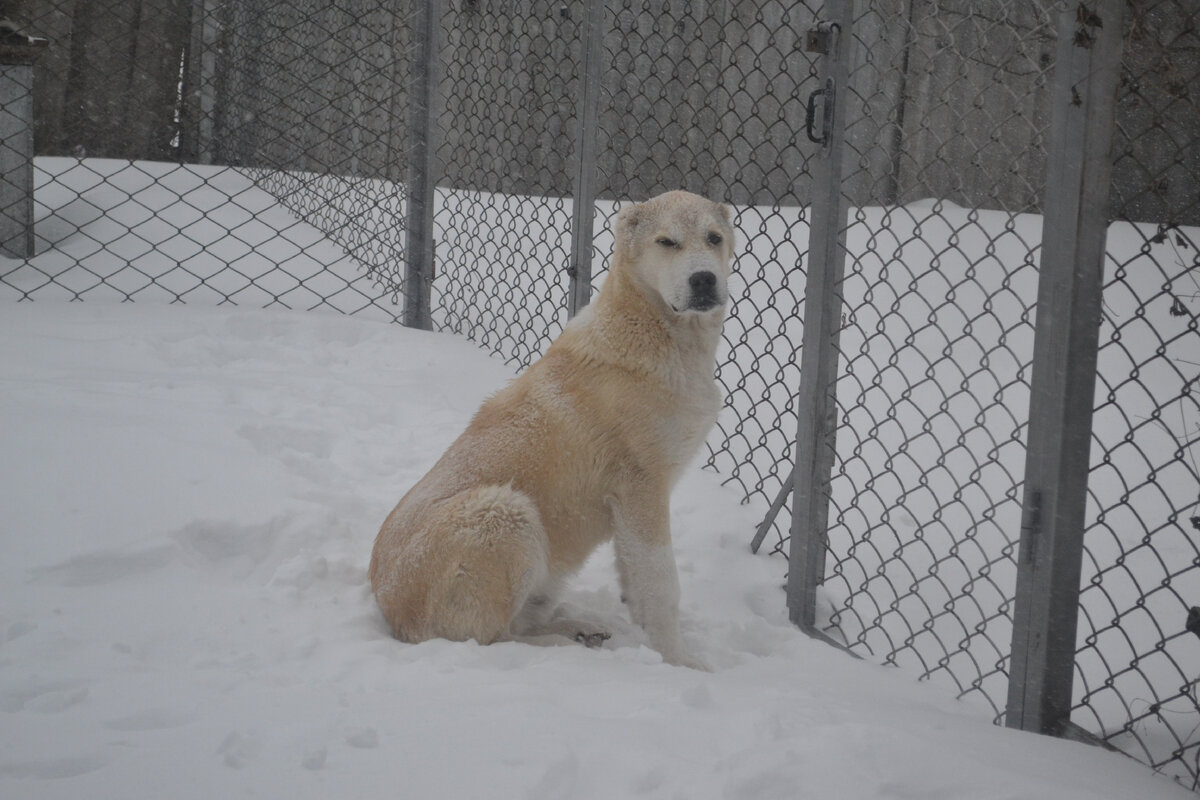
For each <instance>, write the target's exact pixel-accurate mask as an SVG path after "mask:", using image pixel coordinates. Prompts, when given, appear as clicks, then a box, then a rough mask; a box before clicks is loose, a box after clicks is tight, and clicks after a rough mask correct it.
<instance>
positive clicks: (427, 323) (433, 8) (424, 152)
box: [404, 0, 442, 330]
mask: <svg viewBox="0 0 1200 800" xmlns="http://www.w3.org/2000/svg"><path fill="white" fill-rule="evenodd" d="M441 24H442V3H441V0H417V2H415V3H413V20H412V37H413V38H412V41H413V48H412V69H411V71H410V73H409V81H408V98H409V118H408V129H409V151H408V209H407V217H408V219H407V221H406V231H405V247H404V252H405V257H406V263H405V267H404V324H405V325H407V326H408V327H410V328H421V329H423V330H432V329H433V319H432V314H431V308H430V306H431V303H430V292H431V287H432V284H433V210H434V208H433V203H434V189H435V188H436V186H437V175H436V174H435V172H434V168H435V153H436V147H435V142H434V137H435V135H436V132H437V81H438V70H437V65H438V60H439V58H440V56H441V51H440V49H439V47H438V31H439V29H440V27H441Z"/></svg>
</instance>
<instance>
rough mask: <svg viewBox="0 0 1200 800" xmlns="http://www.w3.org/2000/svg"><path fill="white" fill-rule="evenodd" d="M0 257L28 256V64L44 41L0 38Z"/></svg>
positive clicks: (30, 90) (30, 134)
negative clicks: (2, 255)
mask: <svg viewBox="0 0 1200 800" xmlns="http://www.w3.org/2000/svg"><path fill="white" fill-rule="evenodd" d="M0 38H2V39H3V41H0V253H3V254H4V255H7V256H9V257H12V258H29V257H31V256H32V255H33V250H34V239H33V62H34V61H35V60H36V59H37V57H38V56H39V55H41V54H42V51H44V50H45V49H46V40H45V39H35V38H32V37H28V36H25V35H24V34H19V33H16V32H12V31H3V32H0Z"/></svg>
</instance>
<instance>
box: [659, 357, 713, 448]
mask: <svg viewBox="0 0 1200 800" xmlns="http://www.w3.org/2000/svg"><path fill="white" fill-rule="evenodd" d="M672 406H673V407H674V413H673V414H671V415H670V417H669V419H668V420H667V421H666V422H667V425H666V426H665V427H666V430H665V431H664V433H665V437H664V438H665V439H666V441H665V445H666V449H667V458H668V460H669V461H670V462H671V463H672V464H673V465H674V466H675V467H676V468H679V467H682V466H683V465H684V464H686V463H687V462H689V461H690V460H691V459H692V457H693V456H694V455H695V454H696V451H697V450H698V449H699V447H700V445H701V444H703V442H704V439H705V437H707V436H708V432H709V430H710V429H711V428H712V426H713V423H714V422H716V419H717V412H718V411H720V408H721V395H720V392H719V391H718V390H717V386H716V382H715V381H713V379H712V378H711V377H709V376H708V375H700V376H695V377H693V378H691V379H690V380H688V381H686V382H685V383H684V384H683V385H682V386H680V387H679V388H678V389H677V390H676V396H675V398H674V402H673V403H672Z"/></svg>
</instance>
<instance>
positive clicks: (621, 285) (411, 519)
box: [370, 192, 733, 666]
mask: <svg viewBox="0 0 1200 800" xmlns="http://www.w3.org/2000/svg"><path fill="white" fill-rule="evenodd" d="M732 253H733V229H732V227H731V225H730V220H729V211H728V209H727V208H726V207H724V206H721V205H718V204H716V203H712V202H709V201H708V200H705V199H704V198H702V197H698V196H696V195H694V194H689V193H687V192H669V193H667V194H664V195H660V196H658V197H656V198H654V199H652V200H650V201H648V202H645V203H642V204H639V205H635V206H628V207H626V208H624V209H622V210H621V212H620V214H619V215H618V217H617V224H616V244H615V250H614V253H613V259H612V267H611V270H610V272H609V275H608V277H607V280H606V281H605V283H604V286H603V288H602V290H601V291H600V293H599V295H598V296H597V298H596V299H595V301H594V302H593V303H592V304H591V305H589V306H588V307H587V308H586V309H584V310H583V311H582V312H581V313H580V314H578V315H577V316H576V317H575V319H574V320H572V321H571V322H570V324H568V325H567V327H566V329H565V330H564V331H563V332H562V335H561V336H559V338H558V339H557V340H556V341H555V342H554V344H553V345H551V347H550V348H549V350H548V351H547V353H546V355H545V356H544V357H543V358H542V359H541V360H539V361H538V362H537V363H535V364H533V365H532V366H531V367H529V369H527V370H526V371H525V372H524V373H523V374H522V375H521V376H520V377H518V378H517V379H516V380H515V381H513V383H511V384H510V385H509V386H508V387H506V388H505V389H503V390H501V391H500V392H498V393H497V394H496V395H494V396H493V397H491V398H490V399H489V400H487V401H486V402H485V403H484V404H483V406H482V407H481V408H480V409H479V412H478V413H477V414H476V415H475V417H474V419H473V420H472V421H471V424H470V426H469V427H468V428H467V430H466V431H465V432H464V433H463V434H462V435H461V436H460V437H459V438H458V439H457V440H456V441H455V442H454V444H452V445H451V446H450V449H449V450H448V451H447V452H446V453H445V455H443V456H442V458H441V459H440V460H439V461H438V462H437V464H435V465H434V467H433V469H431V470H430V471H429V473H428V474H427V475H426V476H425V477H424V478H422V479H421V481H420V482H418V483H417V485H416V486H414V487H413V488H412V489H411V490H410V491H409V492H408V494H406V495H405V496H404V498H403V499H402V500H401V501H400V503H399V504H398V505H397V506H396V508H395V510H393V511H392V513H391V515H389V516H388V518H387V520H386V521H385V522H384V523H383V527H382V529H381V530H380V531H379V536H378V538H377V539H376V541H375V548H374V552H373V553H372V555H371V567H370V577H371V583H372V585H373V587H374V589H375V597H376V599H377V600H378V601H379V606H380V608H381V609H382V610H383V614H384V616H385V617H386V618H387V621H388V623H389V624H390V625H391V627H392V631H393V632H394V633H395V635H396V636H397V637H398V638H399V639H401V640H403V641H406V642H419V641H422V640H425V639H430V638H434V637H443V638H447V639H455V640H466V639H475V640H477V641H479V642H481V643H484V644H486V643H490V642H493V641H495V640H497V639H503V638H510V637H515V636H525V635H533V634H539V633H545V632H557V633H566V634H568V635H575V632H576V629H575V627H574V624H573V623H570V622H564V621H562V620H558V621H557V622H556V623H552V621H551V617H552V616H553V612H554V610H555V607H556V604H557V602H556V597H557V595H558V592H559V589H560V587H561V586H562V584H563V582H564V580H565V579H566V578H567V577H569V576H570V575H571V574H572V573H573V572H575V571H576V570H577V569H578V568H579V567H580V566H581V565H582V564H583V561H584V559H585V558H587V556H588V554H589V553H591V552H592V550H593V549H594V548H595V547H596V546H597V545H598V544H600V543H601V542H604V541H607V540H608V539H609V538H612V539H613V540H614V545H615V551H616V558H617V571H618V574H619V576H620V583H621V590H622V595H623V597H624V598H625V600H626V602H627V603H628V606H629V612H630V616H631V618H632V619H633V621H634V622H635V623H637V624H639V625H641V626H642V627H643V628H644V629H645V630H646V633H647V636H648V638H649V640H650V644H651V645H652V646H653V647H654V648H655V649H657V650H658V651H659V652H660V653H661V654H662V656H663V659H664V660H665V661H667V662H668V663H671V664H682V665H687V666H702V665H701V664H700V663H699V662H698V661H697V660H696V659H695V658H693V657H692V656H690V655H689V654H688V653H687V652H686V651H685V649H684V646H683V641H682V639H681V638H680V634H679V579H678V576H677V573H676V568H675V557H674V553H673V552H672V549H671V532H670V525H669V508H668V504H669V496H670V492H671V487H672V486H673V485H674V483H675V480H676V479H677V478H678V477H679V474H680V471H681V470H682V469H683V467H684V466H685V465H686V464H687V463H688V462H689V461H690V460H691V458H692V457H693V456H694V454H695V453H696V451H697V449H698V448H699V446H700V444H701V442H703V440H704V437H705V435H706V434H707V433H708V430H709V428H710V427H711V426H712V424H713V422H714V421H715V419H716V416H717V411H718V409H719V407H720V404H721V397H720V394H719V393H718V391H717V388H716V383H715V381H714V380H713V369H714V366H715V353H716V348H717V342H718V340H719V338H720V334H721V324H722V322H723V321H724V317H725V304H726V302H727V300H728V290H727V288H726V281H727V279H728V277H729V271H730V262H731V259H732ZM584 633H586V631H584Z"/></svg>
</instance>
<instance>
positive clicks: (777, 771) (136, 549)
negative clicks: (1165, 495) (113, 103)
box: [0, 300, 1191, 800]
mask: <svg viewBox="0 0 1200 800" xmlns="http://www.w3.org/2000/svg"><path fill="white" fill-rule="evenodd" d="M512 374H513V372H512V370H511V368H510V367H508V366H505V365H504V364H503V363H501V362H500V361H498V360H496V359H492V358H489V357H487V356H486V355H484V354H483V353H481V352H480V351H479V350H478V349H477V348H475V347H474V346H472V345H471V344H469V343H467V342H465V341H463V340H461V339H459V338H456V337H454V336H450V335H446V334H429V333H421V332H416V331H412V330H407V329H404V328H401V327H399V326H396V325H390V324H386V323H383V322H379V321H374V320H370V319H363V318H358V317H354V318H350V317H341V316H336V315H332V314H321V313H297V312H288V311H283V310H271V309H267V310H250V309H245V308H229V307H224V308H203V307H200V306H198V305H194V304H193V305H188V306H178V305H176V306H159V305H154V304H152V303H138V304H136V305H134V304H108V303H105V302H93V301H90V300H89V302H87V303H67V302H58V301H47V302H37V303H23V304H17V305H8V306H6V307H5V309H4V313H3V314H0V385H2V386H3V391H2V392H0V452H3V453H4V454H5V457H4V458H3V459H0V506H2V507H3V508H4V529H3V535H2V536H0V797H4V798H11V799H13V800H17V799H22V798H38V799H39V800H42V799H46V800H50V799H51V798H79V797H96V798H109V797H111V798H118V797H121V798H124V797H170V798H180V799H183V798H206V799H207V798H212V797H228V796H238V797H289V798H297V799H300V798H308V797H312V798H325V797H331V796H332V797H344V798H356V797H380V796H386V797H404V798H451V797H452V798H468V797H483V796H486V797H502V798H524V797H529V798H618V797H634V796H645V797H662V798H674V797H681V798H718V797H719V798H773V797H787V798H797V797H814V798H816V797H830V798H904V797H911V798H934V797H946V798H958V799H961V800H970V799H971V798H1044V797H1055V798H1081V799H1082V798H1088V799H1089V800H1094V799H1095V798H1114V800H1115V799H1116V798H1120V800H1126V799H1127V798H1129V797H1138V798H1159V797H1162V798H1166V797H1181V798H1182V797H1190V796H1191V795H1190V793H1188V792H1186V791H1185V790H1183V789H1182V788H1180V787H1178V786H1177V785H1175V784H1173V783H1172V782H1171V781H1169V780H1168V779H1166V778H1164V777H1161V776H1157V775H1154V774H1152V773H1150V772H1149V770H1147V769H1146V768H1145V767H1144V766H1142V765H1140V764H1138V763H1136V762H1135V761H1133V760H1131V759H1128V758H1125V757H1123V756H1121V755H1117V754H1114V753H1109V752H1106V751H1103V750H1100V749H1097V748H1092V747H1087V746H1084V745H1079V744H1074V743H1071V742H1067V741H1062V740H1056V739H1050V738H1046V737H1039V736H1034V735H1030V734H1023V733H1018V732H1014V731H1009V730H1005V729H1003V728H998V727H995V726H993V725H991V717H992V712H991V709H990V707H988V706H987V705H986V704H983V703H977V702H971V701H954V700H952V699H950V698H949V697H948V696H947V694H946V692H945V687H943V686H938V685H936V684H932V683H917V682H914V681H913V680H912V679H911V677H910V676H909V675H907V674H905V673H902V672H900V671H898V670H892V669H887V668H885V667H881V666H877V665H874V664H871V663H868V662H865V661H859V660H855V659H853V658H851V657H850V656H848V655H846V654H845V653H843V652H841V651H839V650H836V649H834V648H831V647H829V646H827V645H824V644H821V643H819V642H816V641H814V640H811V639H809V638H807V637H806V636H804V635H803V634H802V633H800V632H799V631H798V630H797V629H795V628H794V627H793V626H791V625H790V624H789V623H788V621H787V619H786V611H785V609H784V603H783V593H782V590H781V586H780V584H781V575H782V570H781V562H780V561H779V560H778V559H773V558H769V557H767V556H754V555H751V554H750V553H749V551H748V548H747V542H748V538H749V535H750V533H751V532H752V531H753V529H754V527H755V525H756V524H757V523H758V521H759V520H760V519H761V517H762V513H763V510H764V509H763V508H762V507H760V506H759V505H755V504H751V505H748V506H743V505H741V504H740V502H739V501H740V494H739V493H738V492H736V491H735V490H733V489H732V488H729V487H724V486H722V485H721V483H720V477H719V476H717V475H715V474H712V473H708V472H704V471H702V470H700V469H699V468H696V469H693V470H692V471H691V472H689V473H688V474H687V475H686V477H685V478H684V480H683V481H682V483H681V486H680V487H679V489H678V490H677V492H676V495H675V498H674V504H673V519H672V523H673V528H674V531H675V537H676V550H677V555H678V561H679V566H680V573H681V574H680V579H681V584H682V593H683V603H682V617H683V625H684V636H685V640H686V641H687V642H688V644H689V645H690V646H691V647H692V648H693V649H694V650H695V651H696V652H697V653H698V654H699V655H701V656H702V657H703V658H704V659H705V660H706V661H707V662H708V663H710V664H712V665H713V666H714V671H713V672H712V673H701V672H695V671H692V670H687V669H681V668H676V667H671V666H667V665H664V664H663V663H662V662H661V659H660V658H659V657H658V655H657V654H656V653H655V652H654V651H653V650H651V649H649V648H648V647H647V646H646V641H645V638H644V636H643V635H642V634H641V632H640V631H638V630H636V629H634V628H633V627H632V626H631V625H630V624H629V623H628V621H627V616H626V614H625V611H624V609H623V606H622V604H621V603H620V600H619V596H618V591H617V588H616V579H615V575H614V572H613V569H612V565H611V560H612V553H611V550H602V551H600V552H599V553H597V555H596V557H595V558H593V559H592V560H591V561H590V562H589V563H588V564H587V566H586V567H585V568H584V569H583V571H582V572H581V574H580V575H579V576H578V578H577V580H576V581H575V582H574V583H573V584H572V585H571V588H570V589H569V591H568V592H567V601H568V602H570V603H571V604H572V605H574V606H576V607H577V608H579V609H582V610H584V611H586V612H587V613H588V614H590V615H593V616H597V617H599V618H600V619H603V620H605V621H606V622H607V624H608V625H609V626H610V628H611V630H612V631H613V634H614V635H613V638H612V639H611V640H609V641H608V642H607V643H606V644H605V646H604V647H603V648H601V649H598V650H589V649H585V648H583V647H580V646H575V645H569V646H560V647H536V646H531V645H525V644H521V645H518V644H497V645H492V646H488V647H481V646H478V645H476V644H473V643H465V644H464V643H451V642H446V641H431V642H426V643H424V644H419V645H405V644H402V643H399V642H397V641H395V640H393V639H392V638H391V637H390V636H389V635H388V632H387V630H386V626H385V624H384V622H383V620H382V618H381V616H380V615H379V613H378V611H377V609H376V607H375V605H374V601H373V599H372V597H371V595H370V591H369V587H368V584H367V580H366V575H365V570H366V565H367V560H368V557H369V553H370V547H371V543H372V541H373V539H374V535H375V532H376V531H377V529H378V526H379V524H380V523H381V522H382V520H383V518H384V516H385V515H386V514H387V512H388V511H389V510H390V509H391V507H392V505H393V504H394V503H395V502H396V500H397V499H398V498H399V496H400V494H401V493H402V492H403V491H404V490H405V489H406V488H407V487H408V486H410V485H411V484H412V483H413V482H415V481H416V480H417V479H418V478H419V477H420V476H421V475H422V474H423V472H424V471H425V470H426V469H428V468H429V466H431V465H432V463H433V462H434V460H435V459H436V458H437V457H438V455H440V453H441V452H442V450H443V448H444V447H445V446H446V445H447V444H448V443H449V442H450V441H451V440H452V439H453V438H454V436H455V435H457V433H458V432H459V431H460V430H461V429H462V427H463V426H464V425H465V424H466V422H467V420H468V418H469V416H470V414H471V413H472V412H473V411H474V409H475V408H476V407H477V405H478V403H479V402H480V401H481V400H482V398H484V397H485V396H486V395H487V394H489V393H490V392H493V391H495V390H496V389H497V388H498V387H500V386H501V385H503V383H504V381H506V380H508V379H509V378H510V377H511V376H512Z"/></svg>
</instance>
